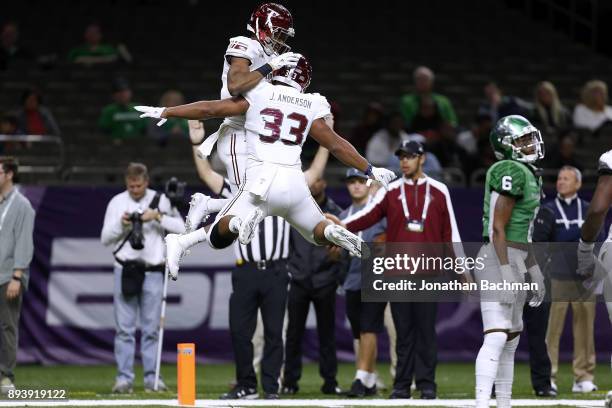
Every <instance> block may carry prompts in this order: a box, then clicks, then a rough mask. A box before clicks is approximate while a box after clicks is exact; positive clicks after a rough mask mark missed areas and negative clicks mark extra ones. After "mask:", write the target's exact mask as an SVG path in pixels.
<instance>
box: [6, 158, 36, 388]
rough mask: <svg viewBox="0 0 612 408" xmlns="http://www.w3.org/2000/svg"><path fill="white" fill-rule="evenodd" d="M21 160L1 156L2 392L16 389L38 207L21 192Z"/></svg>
mask: <svg viewBox="0 0 612 408" xmlns="http://www.w3.org/2000/svg"><path fill="white" fill-rule="evenodd" d="M17 169H18V164H17V161H16V160H15V159H13V158H10V157H5V158H3V159H0V214H2V216H1V217H0V248H1V249H2V250H1V251H0V344H1V345H2V347H0V395H2V394H4V395H6V394H8V393H9V392H10V391H11V390H15V385H14V384H13V383H14V381H15V366H16V365H17V347H18V345H19V336H18V334H19V314H20V312H21V305H22V300H23V295H24V293H25V291H26V290H27V289H28V282H29V278H30V273H29V266H30V262H31V261H32V254H33V253H34V243H33V234H34V215H35V214H34V209H33V208H32V205H31V204H30V202H29V201H28V199H27V198H26V197H25V196H23V194H21V193H20V192H19V191H18V190H17V188H15V184H14V183H16V182H17V176H18V173H17Z"/></svg>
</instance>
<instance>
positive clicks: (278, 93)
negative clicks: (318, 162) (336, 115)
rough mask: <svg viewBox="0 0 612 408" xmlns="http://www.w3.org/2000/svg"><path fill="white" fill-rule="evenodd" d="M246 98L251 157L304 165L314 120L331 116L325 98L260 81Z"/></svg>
mask: <svg viewBox="0 0 612 408" xmlns="http://www.w3.org/2000/svg"><path fill="white" fill-rule="evenodd" d="M244 97H245V98H246V100H247V101H248V102H249V105H250V106H249V109H248V111H247V113H246V123H245V125H244V127H245V129H246V130H247V138H246V139H247V146H248V147H247V149H248V154H249V158H252V159H255V160H257V161H266V162H272V163H276V164H282V165H288V166H301V161H300V155H301V153H302V145H303V144H304V142H305V141H306V137H307V136H308V132H309V131H310V127H311V126H312V123H313V122H314V121H315V120H317V119H320V118H323V117H325V116H327V115H330V114H331V112H330V106H329V103H328V102H327V99H325V97H323V96H321V95H319V94H317V93H315V94H310V93H301V92H300V91H298V90H297V89H295V88H293V87H290V86H284V85H273V84H271V83H269V82H264V81H262V82H260V83H259V84H258V85H257V86H256V87H255V88H253V89H252V90H250V91H249V92H247V93H246V94H245V95H244Z"/></svg>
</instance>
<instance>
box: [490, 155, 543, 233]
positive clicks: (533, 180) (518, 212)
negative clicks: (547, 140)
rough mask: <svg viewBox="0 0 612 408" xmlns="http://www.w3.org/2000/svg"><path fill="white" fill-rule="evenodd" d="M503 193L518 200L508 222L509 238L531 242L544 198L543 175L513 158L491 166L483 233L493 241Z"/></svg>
mask: <svg viewBox="0 0 612 408" xmlns="http://www.w3.org/2000/svg"><path fill="white" fill-rule="evenodd" d="M500 195H506V196H509V197H512V198H514V199H515V203H514V207H513V208H512V215H511V216H510V220H508V223H507V224H506V240H508V241H513V242H523V243H527V242H531V233H532V230H533V220H534V218H535V216H536V214H537V212H538V209H539V207H540V199H541V197H542V178H541V177H540V176H536V174H535V168H534V167H533V166H532V165H530V164H524V163H521V162H518V161H513V160H502V161H499V162H497V163H495V164H494V165H492V166H491V167H490V168H489V170H488V171H487V178H486V183H485V197H484V209H483V216H482V224H483V231H482V235H483V236H484V237H487V238H488V239H489V240H491V239H492V236H493V215H494V213H495V204H496V202H497V199H498V198H499V196H500Z"/></svg>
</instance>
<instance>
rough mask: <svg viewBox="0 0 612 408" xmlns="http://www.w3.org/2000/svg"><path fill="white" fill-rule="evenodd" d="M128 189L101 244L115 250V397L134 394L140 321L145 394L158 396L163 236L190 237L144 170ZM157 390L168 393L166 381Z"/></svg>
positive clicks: (131, 174)
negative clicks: (153, 393)
mask: <svg viewBox="0 0 612 408" xmlns="http://www.w3.org/2000/svg"><path fill="white" fill-rule="evenodd" d="M125 184H126V187H127V189H126V191H124V192H122V193H119V194H117V195H116V196H114V197H113V198H112V199H111V201H110V202H109V203H108V206H107V207H106V214H105V216H104V226H103V227H102V234H101V240H102V243H103V244H104V245H106V246H112V247H113V255H114V256H115V261H116V262H115V270H114V282H115V290H114V294H113V303H114V310H115V322H116V334H115V359H116V360H117V370H118V373H117V377H116V380H115V385H114V387H113V392H115V393H121V394H123V393H131V392H132V390H133V383H134V352H135V345H136V339H135V333H136V321H137V320H140V326H141V332H142V336H141V341H140V342H141V343H140V350H141V355H142V363H143V369H144V370H143V371H144V387H145V391H152V390H153V385H154V382H155V363H156V354H157V353H156V352H157V340H158V333H159V316H160V311H161V303H162V290H163V282H164V275H163V273H164V270H165V246H164V236H165V235H166V232H173V233H182V232H184V231H185V227H184V223H183V219H182V218H181V215H180V214H179V212H178V210H177V209H176V208H174V207H172V205H171V204H170V201H169V200H168V198H167V197H165V196H164V195H163V194H160V193H156V192H155V191H154V190H151V189H149V188H148V186H149V176H148V172H147V167H146V166H145V165H144V164H141V163H130V164H129V166H128V167H127V170H126V173H125ZM138 218H140V221H137V220H138ZM139 227H140V228H139ZM139 230H140V231H141V234H139ZM138 318H139V319H138ZM158 390H160V391H165V390H167V387H166V385H165V384H164V383H163V381H161V379H160V381H159V384H158Z"/></svg>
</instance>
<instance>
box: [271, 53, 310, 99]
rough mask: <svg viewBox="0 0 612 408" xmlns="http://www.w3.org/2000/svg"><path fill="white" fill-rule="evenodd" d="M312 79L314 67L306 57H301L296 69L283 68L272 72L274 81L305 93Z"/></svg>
mask: <svg viewBox="0 0 612 408" xmlns="http://www.w3.org/2000/svg"><path fill="white" fill-rule="evenodd" d="M311 79H312V65H310V62H308V60H307V59H306V57H305V56H303V55H300V59H299V60H298V63H297V65H296V66H295V67H294V68H287V67H282V68H280V69H277V70H276V71H274V72H272V81H278V82H282V83H285V84H287V85H290V86H292V87H294V88H296V89H299V90H301V91H302V92H304V91H305V90H306V88H308V85H310V80H311Z"/></svg>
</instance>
